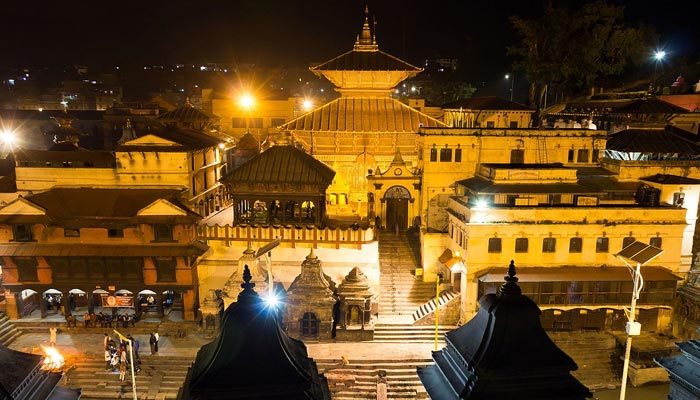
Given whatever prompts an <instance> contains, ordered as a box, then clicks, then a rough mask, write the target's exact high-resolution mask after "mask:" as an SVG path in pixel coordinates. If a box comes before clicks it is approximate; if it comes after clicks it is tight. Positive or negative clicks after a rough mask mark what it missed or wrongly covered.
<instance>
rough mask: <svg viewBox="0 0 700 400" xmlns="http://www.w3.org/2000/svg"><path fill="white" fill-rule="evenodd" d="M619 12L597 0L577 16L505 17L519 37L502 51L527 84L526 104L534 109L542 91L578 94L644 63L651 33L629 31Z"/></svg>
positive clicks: (555, 10)
mask: <svg viewBox="0 0 700 400" xmlns="http://www.w3.org/2000/svg"><path fill="white" fill-rule="evenodd" d="M623 17H624V7H623V6H615V5H610V4H608V3H606V2H605V1H604V0H598V1H595V2H592V3H588V4H585V5H583V6H582V7H580V8H579V9H577V10H572V9H569V8H566V7H561V6H558V7H555V6H553V5H552V4H551V2H550V4H549V5H547V6H545V9H544V14H543V15H542V16H541V17H539V18H533V19H528V20H525V19H522V18H520V17H518V16H513V17H511V19H510V20H511V23H512V25H513V28H514V29H515V30H516V32H517V33H518V34H519V35H520V37H521V41H520V43H519V44H518V45H516V46H514V47H510V48H509V49H508V52H509V54H511V55H513V56H515V57H516V59H517V61H516V63H515V68H517V69H521V70H523V71H525V73H526V74H527V76H528V80H529V82H530V103H531V104H533V105H535V106H536V107H537V108H538V109H539V108H540V107H541V106H542V103H543V97H544V94H545V93H546V91H547V89H548V86H550V85H556V86H557V87H558V88H559V89H560V90H564V91H566V92H568V93H575V94H579V93H581V92H584V91H586V90H587V89H589V88H591V87H592V86H593V85H595V83H596V81H598V80H599V79H601V78H605V77H611V76H616V75H619V74H620V73H622V72H624V70H625V68H626V67H627V66H629V65H631V64H640V63H642V62H643V61H644V58H645V56H646V54H647V53H648V49H649V48H650V47H651V46H650V43H652V40H653V39H654V36H655V34H654V31H653V29H651V28H648V27H630V26H627V25H625V23H624V21H623Z"/></svg>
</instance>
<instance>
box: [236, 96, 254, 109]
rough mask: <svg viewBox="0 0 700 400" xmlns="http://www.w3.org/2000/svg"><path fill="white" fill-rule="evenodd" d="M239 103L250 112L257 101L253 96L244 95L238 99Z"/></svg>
mask: <svg viewBox="0 0 700 400" xmlns="http://www.w3.org/2000/svg"><path fill="white" fill-rule="evenodd" d="M238 103H239V104H240V105H241V107H243V108H245V109H247V110H250V109H251V108H252V107H253V104H255V99H253V96H251V95H249V94H244V95H243V96H241V98H240V99H238Z"/></svg>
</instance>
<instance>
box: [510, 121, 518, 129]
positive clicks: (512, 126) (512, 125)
mask: <svg viewBox="0 0 700 400" xmlns="http://www.w3.org/2000/svg"><path fill="white" fill-rule="evenodd" d="M510 127H511V129H514V128H517V127H518V121H510Z"/></svg>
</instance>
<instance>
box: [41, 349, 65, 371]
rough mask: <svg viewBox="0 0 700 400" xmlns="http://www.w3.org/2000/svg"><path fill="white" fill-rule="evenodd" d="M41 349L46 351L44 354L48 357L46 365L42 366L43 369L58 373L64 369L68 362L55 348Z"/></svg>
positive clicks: (45, 361)
mask: <svg viewBox="0 0 700 400" xmlns="http://www.w3.org/2000/svg"><path fill="white" fill-rule="evenodd" d="M41 348H42V349H43V350H44V354H45V355H46V356H45V357H44V365H42V366H41V369H43V370H47V371H57V370H60V369H62V368H63V365H64V364H65V363H66V361H65V360H64V359H63V356H62V355H61V353H59V352H58V350H56V348H55V347H47V346H41Z"/></svg>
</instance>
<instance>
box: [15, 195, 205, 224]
mask: <svg viewBox="0 0 700 400" xmlns="http://www.w3.org/2000/svg"><path fill="white" fill-rule="evenodd" d="M178 194H179V191H177V190H172V189H171V190H164V189H92V188H74V189H65V188H55V189H51V190H48V191H45V192H41V193H37V194H32V195H29V196H26V197H25V200H27V201H29V202H31V203H33V204H36V205H38V206H39V207H41V208H43V209H45V210H46V215H47V217H48V218H49V220H50V221H51V223H55V224H60V225H62V226H99V227H103V226H104V227H109V226H121V225H124V224H128V223H137V222H141V223H146V222H147V221H157V220H161V221H169V222H173V223H188V222H189V223H194V222H195V221H197V220H198V219H199V218H201V217H200V216H199V215H198V214H196V213H194V212H192V211H191V210H189V209H188V208H187V207H186V206H184V205H183V204H182V203H181V202H180V201H179V200H178V197H177V196H178ZM159 199H166V200H168V201H169V202H171V203H172V204H174V205H176V206H177V207H179V208H181V209H183V210H185V212H186V215H173V216H170V215H163V216H138V215H137V214H138V212H139V210H141V209H143V208H144V207H146V206H148V205H150V204H152V203H153V202H155V201H156V200H159ZM13 217H15V216H12V215H8V216H2V217H1V218H2V219H1V220H5V219H8V218H13ZM115 224H116V225H115Z"/></svg>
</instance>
